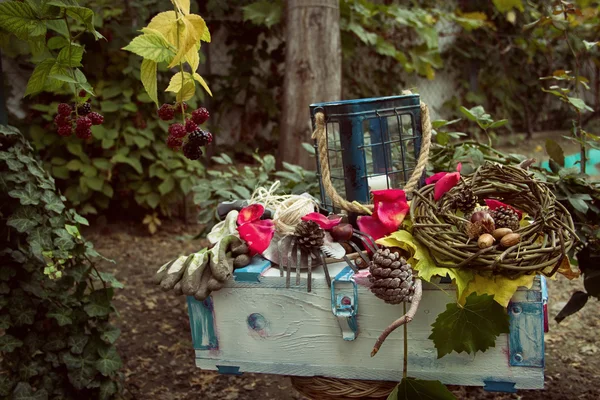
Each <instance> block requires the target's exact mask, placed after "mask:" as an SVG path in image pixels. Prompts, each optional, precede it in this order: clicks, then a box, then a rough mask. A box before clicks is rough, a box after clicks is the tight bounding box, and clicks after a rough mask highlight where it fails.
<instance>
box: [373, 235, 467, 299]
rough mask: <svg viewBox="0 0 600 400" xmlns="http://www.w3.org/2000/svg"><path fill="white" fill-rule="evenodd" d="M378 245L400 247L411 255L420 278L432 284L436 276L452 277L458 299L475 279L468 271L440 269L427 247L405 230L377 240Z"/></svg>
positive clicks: (412, 263) (462, 269) (413, 265)
mask: <svg viewBox="0 0 600 400" xmlns="http://www.w3.org/2000/svg"><path fill="white" fill-rule="evenodd" d="M377 243H378V244H380V245H383V246H387V247H399V248H401V249H402V250H405V251H407V252H408V253H409V254H410V259H409V262H410V263H411V265H412V267H413V269H414V270H416V271H419V277H420V278H421V279H423V280H425V281H428V282H430V281H431V279H432V277H434V276H440V277H445V276H446V275H448V276H450V278H451V279H452V280H453V281H454V283H455V285H456V291H457V297H458V298H460V297H461V296H462V294H463V292H464V290H465V289H466V288H467V285H469V282H471V281H472V280H473V278H474V274H473V272H472V271H471V270H468V269H464V268H460V269H459V268H440V267H438V266H437V265H436V264H435V261H433V258H432V257H431V255H430V254H429V250H428V249H427V247H425V246H424V245H423V244H422V243H421V242H419V241H418V240H416V239H415V238H414V237H413V235H411V234H410V233H409V232H407V231H405V230H401V231H397V232H394V233H392V234H391V235H389V236H386V237H384V238H381V239H379V240H377ZM411 260H412V261H411Z"/></svg>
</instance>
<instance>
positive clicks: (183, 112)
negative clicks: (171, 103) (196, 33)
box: [173, 2, 185, 126]
mask: <svg viewBox="0 0 600 400" xmlns="http://www.w3.org/2000/svg"><path fill="white" fill-rule="evenodd" d="M173 4H174V6H175V14H181V15H182V16H183V13H182V12H181V10H179V8H178V7H177V4H176V3H175V2H173ZM179 46H180V43H179V21H177V52H179V51H180V49H179ZM179 71H180V73H181V87H180V88H179V93H178V95H180V94H181V92H183V84H184V78H185V74H184V73H183V63H182V62H181V60H180V61H179ZM180 98H181V99H182V98H183V96H180ZM175 100H177V96H176V97H175ZM179 105H180V107H181V121H182V122H183V126H185V108H184V106H183V101H181V103H180V104H179Z"/></svg>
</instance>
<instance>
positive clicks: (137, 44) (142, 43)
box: [123, 32, 175, 62]
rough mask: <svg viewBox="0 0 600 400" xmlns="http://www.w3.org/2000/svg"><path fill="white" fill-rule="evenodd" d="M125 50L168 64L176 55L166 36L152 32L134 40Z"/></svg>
mask: <svg viewBox="0 0 600 400" xmlns="http://www.w3.org/2000/svg"><path fill="white" fill-rule="evenodd" d="M123 50H127V51H130V52H132V53H135V54H137V55H138V56H141V57H144V58H145V59H148V60H152V61H156V62H168V61H170V60H171V59H173V57H174V55H175V54H174V53H173V50H171V46H170V45H169V43H168V42H167V41H166V40H165V38H164V36H162V35H159V34H157V33H151V32H149V33H144V34H143V35H141V36H137V37H135V38H133V40H132V41H131V42H130V43H129V44H128V45H127V46H125V47H123Z"/></svg>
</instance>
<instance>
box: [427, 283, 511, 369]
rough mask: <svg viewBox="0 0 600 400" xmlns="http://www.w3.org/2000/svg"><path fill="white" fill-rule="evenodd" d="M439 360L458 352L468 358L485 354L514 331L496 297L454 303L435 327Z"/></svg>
mask: <svg viewBox="0 0 600 400" xmlns="http://www.w3.org/2000/svg"><path fill="white" fill-rule="evenodd" d="M431 326H432V327H433V329H432V331H431V335H430V336H429V339H431V340H433V343H434V345H435V348H436V349H437V351H438V358H442V357H443V356H445V355H446V354H449V353H451V352H452V351H456V352H457V353H462V352H463V351H465V352H467V354H471V353H476V352H477V351H482V352H483V351H485V350H487V349H488V348H490V347H494V346H495V345H496V338H497V337H498V336H499V335H500V334H501V333H508V332H509V328H510V323H509V318H508V313H507V312H506V310H505V309H504V307H502V306H501V305H500V304H498V303H497V302H496V301H494V296H490V295H488V294H482V295H477V293H471V294H470V295H469V296H468V297H467V299H466V301H465V304H464V305H460V304H458V303H450V304H448V305H447V306H446V311H444V312H442V313H441V314H440V315H438V317H437V318H436V320H435V322H434V323H433V324H432V325H431Z"/></svg>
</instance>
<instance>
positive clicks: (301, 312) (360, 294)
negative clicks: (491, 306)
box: [188, 258, 547, 392]
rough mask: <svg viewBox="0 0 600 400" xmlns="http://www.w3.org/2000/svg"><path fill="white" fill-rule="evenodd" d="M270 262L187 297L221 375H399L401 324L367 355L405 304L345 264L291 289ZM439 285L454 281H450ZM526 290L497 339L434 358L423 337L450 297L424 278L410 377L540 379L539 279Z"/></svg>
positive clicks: (197, 343) (205, 362)
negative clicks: (372, 287)
mask: <svg viewBox="0 0 600 400" xmlns="http://www.w3.org/2000/svg"><path fill="white" fill-rule="evenodd" d="M270 266H271V265H270V263H269V262H268V261H266V260H264V259H260V258H255V259H254V260H253V263H252V264H251V265H249V266H248V267H246V268H242V269H239V270H236V271H235V279H233V280H230V281H229V284H228V285H227V286H226V287H225V288H223V289H222V290H220V291H218V292H216V293H213V295H212V296H211V297H209V298H208V299H206V300H205V301H204V302H199V301H197V300H195V299H194V298H193V297H189V298H188V307H189V315H190V322H191V329H192V339H193V345H194V349H195V354H196V365H197V366H198V367H199V368H202V369H205V370H218V371H219V372H221V373H227V374H241V373H243V372H254V373H265V374H281V375H296V376H329V377H336V378H344V379H367V380H388V381H399V380H400V379H401V377H402V359H403V330H402V329H397V330H396V331H395V332H393V333H392V334H391V335H390V336H389V337H388V339H387V340H386V342H385V343H384V344H383V346H382V347H381V350H380V351H379V353H377V355H376V356H375V357H371V356H370V352H371V349H372V348H373V345H374V344H375V341H376V339H377V337H378V336H379V334H380V333H381V332H382V331H383V329H384V328H385V327H386V326H387V325H388V324H390V323H391V322H392V321H393V320H395V319H396V318H398V317H400V316H401V315H402V314H403V310H402V306H401V305H388V304H385V303H384V302H383V301H382V300H380V299H378V298H376V297H375V296H374V295H373V294H372V293H371V292H370V291H369V289H368V288H366V287H363V286H361V285H358V284H356V282H354V280H353V278H352V275H353V273H352V270H350V268H348V267H347V265H346V264H345V263H336V264H331V265H329V271H330V274H331V276H332V277H335V279H333V283H332V287H331V289H330V288H329V287H328V286H327V283H326V280H325V276H324V273H323V270H322V268H317V269H315V270H313V273H312V291H311V292H310V293H309V292H307V290H306V289H307V288H306V282H307V281H306V274H305V273H303V275H302V279H301V284H300V285H299V286H295V285H294V283H295V277H294V276H292V287H291V288H289V289H287V288H286V287H285V278H284V277H281V276H280V271H279V269H278V268H277V267H274V268H271V267H270ZM438 286H439V287H440V288H442V289H444V290H446V291H449V292H452V291H453V290H454V286H453V285H450V284H443V283H441V284H440V285H438ZM522 289H523V290H519V291H517V293H516V294H515V296H514V297H513V300H512V302H511V304H510V305H509V308H508V310H509V314H510V320H511V332H510V334H508V335H507V334H504V335H501V336H500V337H499V338H498V340H497V341H496V346H495V347H494V348H491V349H489V350H488V351H487V352H485V353H478V354H477V355H467V354H464V353H462V354H456V353H452V354H449V355H446V356H445V357H443V358H441V359H437V353H436V350H435V348H434V346H433V342H432V341H431V340H429V339H428V337H429V335H430V333H431V324H432V323H433V322H434V321H435V319H436V317H437V316H438V314H439V313H441V312H442V311H444V310H445V308H446V304H447V303H448V302H449V301H451V298H449V297H448V295H447V294H444V293H443V292H442V291H441V290H439V289H438V288H437V287H434V286H433V285H430V284H427V283H425V284H424V287H423V299H422V301H421V304H420V307H419V310H418V312H417V314H416V316H415V319H414V321H413V322H412V323H411V324H409V325H408V337H409V340H408V346H409V347H408V353H409V354H408V370H409V376H413V377H415V378H420V379H434V380H440V381H441V382H442V383H444V384H453V385H472V386H484V387H485V388H486V389H487V390H490V391H506V392H513V391H515V390H516V389H541V388H543V386H544V326H545V323H544V308H545V307H544V305H545V301H546V298H547V296H546V293H545V281H544V280H543V278H541V279H536V281H535V283H534V286H533V287H532V289H531V290H527V289H524V288H522ZM344 336H345V337H344Z"/></svg>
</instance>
